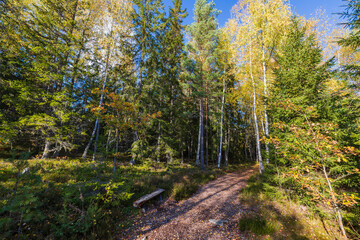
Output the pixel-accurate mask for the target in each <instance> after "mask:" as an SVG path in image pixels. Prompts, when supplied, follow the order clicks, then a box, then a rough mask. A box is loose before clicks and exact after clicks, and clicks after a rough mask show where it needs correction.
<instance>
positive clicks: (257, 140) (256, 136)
mask: <svg viewBox="0 0 360 240" xmlns="http://www.w3.org/2000/svg"><path fill="white" fill-rule="evenodd" d="M250 76H251V81H252V86H253V111H254V125H255V140H256V150H257V157H258V161H259V165H260V169H259V170H260V173H262V172H263V171H264V165H263V162H262V157H261V146H260V136H259V126H258V121H257V115H256V89H255V80H254V76H253V72H252V51H251V45H250Z"/></svg>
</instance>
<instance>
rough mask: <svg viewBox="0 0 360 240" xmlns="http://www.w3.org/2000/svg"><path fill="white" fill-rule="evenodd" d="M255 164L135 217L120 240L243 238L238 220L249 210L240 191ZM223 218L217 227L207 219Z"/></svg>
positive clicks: (254, 168)
mask: <svg viewBox="0 0 360 240" xmlns="http://www.w3.org/2000/svg"><path fill="white" fill-rule="evenodd" d="M257 171H258V167H257V166H254V167H251V168H246V169H243V170H241V171H239V172H236V173H229V174H226V175H224V176H221V177H219V178H218V179H216V180H214V181H212V182H209V183H208V184H206V185H204V186H202V187H201V188H200V189H199V190H198V191H197V192H196V194H194V195H193V196H192V197H191V198H189V199H187V200H183V201H180V202H176V201H174V200H171V199H168V200H167V201H166V202H164V203H162V204H161V205H160V206H157V207H153V208H151V209H148V210H147V211H146V213H144V215H143V216H140V217H139V218H138V219H135V221H134V225H133V226H132V228H131V230H129V232H125V233H124V235H122V236H119V239H147V240H155V239H156V240H159V239H166V240H170V239H214V240H215V239H216V240H221V239H245V238H244V236H243V234H242V233H241V232H240V231H239V230H238V227H237V222H238V219H239V218H240V216H241V215H242V214H244V213H245V212H247V211H248V210H247V209H246V208H244V206H241V204H240V202H239V190H240V189H241V188H243V187H245V186H246V185H247V180H248V179H249V177H250V176H251V175H253V174H254V173H255V172H257ZM211 219H212V220H225V221H226V222H225V223H224V224H223V225H222V226H220V225H216V224H215V223H213V222H210V221H209V220H211Z"/></svg>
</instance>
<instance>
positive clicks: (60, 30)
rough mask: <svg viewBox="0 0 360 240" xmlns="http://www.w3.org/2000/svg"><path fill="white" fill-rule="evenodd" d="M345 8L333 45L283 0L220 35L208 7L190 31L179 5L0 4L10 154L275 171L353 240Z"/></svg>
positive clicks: (353, 120) (238, 18) (4, 142)
mask: <svg viewBox="0 0 360 240" xmlns="http://www.w3.org/2000/svg"><path fill="white" fill-rule="evenodd" d="M347 6H348V7H347V9H346V11H345V13H344V14H343V17H344V20H346V22H347V23H346V24H345V27H347V28H342V27H339V28H338V29H337V31H339V32H340V33H341V34H340V36H341V38H334V37H331V35H330V37H329V40H328V45H326V44H324V43H323V41H324V39H321V38H320V37H319V36H321V34H323V33H321V32H319V31H317V30H316V26H319V25H321V24H323V23H322V22H321V21H320V22H314V21H312V20H307V19H304V18H302V17H298V16H295V15H294V14H293V13H292V12H291V10H290V7H289V5H288V3H286V1H284V0H269V1H263V0H243V1H239V3H238V4H237V5H236V6H235V7H234V10H233V11H234V12H233V18H232V19H229V21H228V23H227V24H226V26H225V27H223V28H219V26H218V23H217V19H216V18H217V16H218V14H219V13H220V11H218V10H217V9H216V8H215V4H214V3H212V2H211V3H209V2H208V1H207V0H197V1H196V3H195V7H194V15H195V17H194V22H193V23H192V24H191V25H189V26H186V27H185V26H183V20H184V18H185V17H186V16H187V11H186V10H184V9H183V7H182V0H173V2H172V5H171V6H170V7H169V8H168V9H167V8H166V7H165V5H164V3H163V1H162V0H155V1H148V0H133V1H131V0H110V1H104V0H66V1H60V0H43V1H35V0H10V1H1V2H0V29H1V32H2V34H1V35H0V43H1V44H0V109H1V112H0V124H1V128H0V144H1V145H0V148H1V150H2V153H1V154H2V155H3V156H4V157H6V156H7V155H9V154H10V152H11V151H18V152H28V153H29V154H30V155H31V156H33V157H38V158H56V157H58V156H72V157H80V156H82V158H87V157H89V156H90V155H92V159H93V160H104V159H109V158H111V159H112V160H113V161H114V171H116V167H115V166H116V162H117V161H126V162H131V164H137V163H139V162H141V161H143V160H144V159H151V160H152V161H157V162H172V161H175V160H176V159H180V160H181V162H185V161H186V162H191V163H192V162H194V163H195V164H197V165H199V166H200V168H201V169H205V166H208V165H209V164H212V165H217V166H218V167H219V168H220V167H221V166H222V164H225V165H227V164H228V163H229V162H232V163H234V162H239V161H253V162H255V161H257V162H258V163H259V166H260V172H264V171H267V169H271V168H272V166H275V165H276V168H277V171H278V174H280V173H281V174H282V177H283V179H285V180H284V181H285V182H286V184H288V187H289V188H292V189H293V190H294V191H295V192H297V193H298V194H302V195H304V196H311V197H313V199H315V200H316V201H321V202H324V203H328V204H329V205H330V206H331V207H332V209H333V210H334V212H335V216H336V219H337V220H338V222H339V227H340V229H341V231H342V233H343V235H346V230H347V229H348V228H349V227H348V226H349V224H355V225H356V224H360V223H359V222H357V223H355V222H354V221H352V220H349V219H346V223H344V221H343V219H342V210H348V209H350V208H354V209H356V211H357V213H358V212H359V206H358V204H357V200H358V197H359V196H358V195H357V194H358V192H359V181H360V177H359V168H360V161H359V157H358V154H359V151H358V146H359V136H360V128H359V127H360V126H359V113H360V111H359V107H360V103H359V97H358V90H359V89H358V87H359V81H358V78H359V66H358V64H357V62H358V59H359V58H358V57H359V56H358V49H359V46H360V41H359V9H360V7H359V4H358V2H357V1H349V2H348V5H347ZM185 33H187V35H188V36H189V41H188V42H187V43H186V41H185V39H184V34H185ZM330 46H334V47H333V48H331V47H330ZM324 48H325V49H324ZM325 52H331V53H333V54H332V55H333V56H330V57H329V56H326V54H325ZM356 193H357V194H356Z"/></svg>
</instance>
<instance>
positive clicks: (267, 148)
mask: <svg viewBox="0 0 360 240" xmlns="http://www.w3.org/2000/svg"><path fill="white" fill-rule="evenodd" d="M263 34H264V33H263ZM262 54H263V62H262V65H263V74H264V95H265V102H264V115H265V116H264V117H265V137H266V138H268V137H269V120H268V115H267V97H268V96H267V80H266V65H265V49H264V47H263V53H262ZM265 151H266V163H269V144H268V143H267V142H266V143H265Z"/></svg>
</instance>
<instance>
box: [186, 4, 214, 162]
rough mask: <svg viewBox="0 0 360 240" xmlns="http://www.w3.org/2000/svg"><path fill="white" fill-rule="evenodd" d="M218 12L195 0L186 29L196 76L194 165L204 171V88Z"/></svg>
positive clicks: (209, 5)
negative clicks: (196, 144)
mask: <svg viewBox="0 0 360 240" xmlns="http://www.w3.org/2000/svg"><path fill="white" fill-rule="evenodd" d="M218 14H219V11H218V10H216V8H215V4H214V3H213V2H211V3H208V2H207V1H206V0H197V1H196V2H195V7H194V22H193V23H192V24H191V25H189V26H188V27H187V29H186V30H187V31H188V32H189V34H190V36H191V40H190V42H189V44H188V46H187V50H188V52H189V55H190V57H191V58H192V60H193V61H194V63H195V68H193V69H192V70H193V72H194V74H195V76H196V80H195V81H194V83H193V84H194V87H195V89H196V92H195V93H196V95H197V96H198V99H199V138H198V150H197V157H196V163H197V164H199V163H200V167H201V169H204V120H203V119H204V97H205V92H204V90H203V89H204V86H205V81H207V78H209V77H210V62H211V60H212V55H213V53H214V52H213V51H214V48H215V46H216V40H217V38H216V35H217V25H218V24H217V20H216V17H217V15H218Z"/></svg>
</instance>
